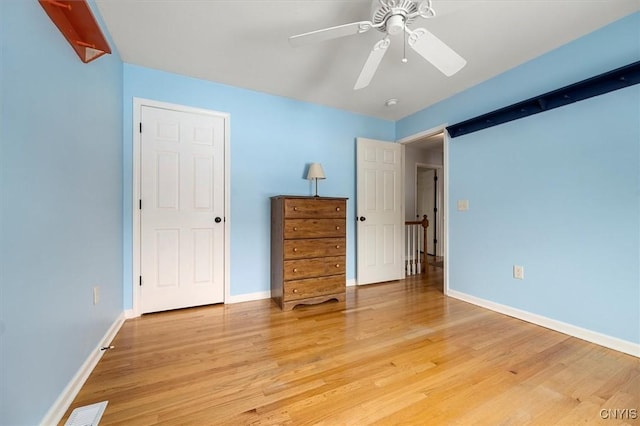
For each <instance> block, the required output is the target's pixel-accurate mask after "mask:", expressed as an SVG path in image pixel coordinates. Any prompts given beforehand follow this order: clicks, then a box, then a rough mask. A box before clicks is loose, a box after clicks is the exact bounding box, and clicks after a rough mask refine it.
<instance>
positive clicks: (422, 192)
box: [398, 126, 449, 294]
mask: <svg viewBox="0 0 640 426" xmlns="http://www.w3.org/2000/svg"><path fill="white" fill-rule="evenodd" d="M398 142H399V143H401V144H404V146H405V212H406V214H405V220H406V221H415V220H420V219H422V217H423V215H425V214H426V215H427V218H428V220H429V227H428V228H427V254H428V255H427V259H428V261H429V268H434V267H439V268H442V270H443V278H444V288H443V290H444V292H445V294H446V292H447V289H448V274H447V265H448V259H447V252H448V251H447V236H448V228H447V214H448V211H447V203H448V174H447V167H448V143H449V135H448V134H447V131H446V129H445V127H444V126H440V127H437V128H433V129H430V130H426V131H424V132H421V133H418V134H415V135H412V136H409V137H406V138H404V139H401V140H399V141H398Z"/></svg>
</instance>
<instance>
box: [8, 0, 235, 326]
mask: <svg viewBox="0 0 640 426" xmlns="http://www.w3.org/2000/svg"><path fill="white" fill-rule="evenodd" d="M0 1H1V0H0ZM143 106H148V107H153V108H164V109H169V110H172V111H180V112H187V113H195V114H206V115H213V116H216V117H223V118H224V122H225V128H224V217H225V220H224V252H225V256H224V284H223V285H224V301H223V303H227V300H228V299H229V298H231V297H232V296H231V295H230V291H231V289H230V287H231V285H230V281H229V275H230V274H229V272H230V271H231V263H230V262H231V261H230V253H231V241H230V240H231V234H230V233H231V202H230V200H231V198H230V192H231V177H230V176H231V175H230V168H231V149H230V138H231V136H230V133H229V132H230V128H231V115H230V114H229V113H226V112H220V111H213V110H208V109H203V108H195V107H190V106H185V105H178V104H172V103H167V102H160V101H154V100H151V99H144V98H135V97H134V98H133V135H132V140H133V174H132V185H133V190H132V193H133V199H132V205H131V207H132V221H133V224H132V228H131V232H132V239H133V241H132V247H133V257H132V268H131V269H132V277H131V288H132V305H133V307H132V314H131V315H132V316H130V317H129V316H128V317H127V318H134V317H137V316H140V315H141V308H140V286H139V285H138V280H139V277H140V270H141V266H140V262H141V259H140V231H141V228H140V209H138V208H137V207H136V206H137V205H138V200H139V199H140V161H141V160H142V157H141V150H140V144H141V138H142V134H141V133H140V131H139V124H138V123H140V122H141V111H142V107H143Z"/></svg>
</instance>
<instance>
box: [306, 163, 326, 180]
mask: <svg viewBox="0 0 640 426" xmlns="http://www.w3.org/2000/svg"><path fill="white" fill-rule="evenodd" d="M307 179H308V180H312V179H326V176H325V175H324V170H323V169H322V164H320V163H311V165H310V166H309V170H308V171H307Z"/></svg>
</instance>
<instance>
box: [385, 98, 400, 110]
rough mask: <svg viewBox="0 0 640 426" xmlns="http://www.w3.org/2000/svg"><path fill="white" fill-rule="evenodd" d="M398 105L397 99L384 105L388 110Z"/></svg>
mask: <svg viewBox="0 0 640 426" xmlns="http://www.w3.org/2000/svg"><path fill="white" fill-rule="evenodd" d="M396 105H398V99H396V98H391V99H387V100H386V101H385V103H384V106H386V107H387V108H392V107H394V106H396Z"/></svg>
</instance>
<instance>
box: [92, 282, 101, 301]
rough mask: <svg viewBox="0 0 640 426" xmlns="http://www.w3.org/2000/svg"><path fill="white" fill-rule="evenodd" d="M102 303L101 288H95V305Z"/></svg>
mask: <svg viewBox="0 0 640 426" xmlns="http://www.w3.org/2000/svg"><path fill="white" fill-rule="evenodd" d="M98 302H100V287H98V286H96V287H94V288H93V304H94V305H97V304H98Z"/></svg>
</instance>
